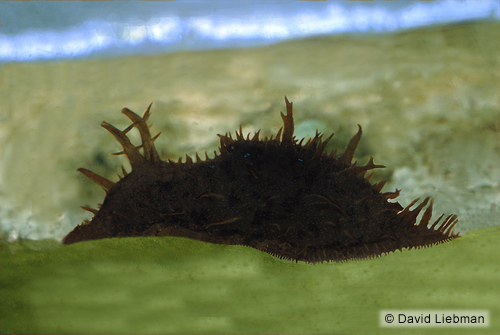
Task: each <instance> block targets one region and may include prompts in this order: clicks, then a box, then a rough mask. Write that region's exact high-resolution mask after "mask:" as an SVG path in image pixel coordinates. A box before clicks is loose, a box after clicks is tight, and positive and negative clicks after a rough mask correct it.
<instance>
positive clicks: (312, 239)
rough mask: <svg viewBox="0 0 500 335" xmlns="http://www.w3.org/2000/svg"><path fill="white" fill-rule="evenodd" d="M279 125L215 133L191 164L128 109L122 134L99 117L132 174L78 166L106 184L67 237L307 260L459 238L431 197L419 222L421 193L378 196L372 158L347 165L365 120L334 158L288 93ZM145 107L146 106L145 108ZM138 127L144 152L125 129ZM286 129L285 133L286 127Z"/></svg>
mask: <svg viewBox="0 0 500 335" xmlns="http://www.w3.org/2000/svg"><path fill="white" fill-rule="evenodd" d="M285 101H286V105H287V115H283V113H282V114H281V116H282V118H283V123H284V128H283V129H280V131H279V132H278V134H277V135H276V137H275V138H273V137H271V138H270V139H268V138H267V137H266V138H265V139H263V140H259V132H257V133H256V134H255V135H254V136H253V137H252V138H250V136H249V135H250V134H249V135H248V136H247V137H246V138H244V137H243V134H242V131H241V127H240V131H239V132H236V138H235V139H233V138H232V136H231V134H229V135H228V134H226V135H218V136H219V137H220V155H217V153H216V155H215V157H214V158H213V159H209V158H208V157H206V160H204V161H202V160H201V159H200V158H199V157H198V155H197V157H196V163H195V162H193V161H192V159H191V158H189V157H188V156H186V162H185V163H182V162H181V160H180V159H179V161H178V162H172V161H170V160H169V161H167V162H165V161H162V160H160V159H159V157H158V154H157V152H156V149H155V147H154V145H153V141H154V140H155V138H151V136H150V134H149V129H148V126H147V124H146V121H147V119H148V117H149V108H148V110H147V111H146V112H145V114H144V116H143V117H142V118H141V117H139V116H138V115H136V114H135V113H133V112H132V111H130V110H128V109H126V108H125V109H124V110H123V111H122V112H123V113H124V114H125V115H126V116H127V117H129V118H130V120H131V121H132V122H133V124H132V125H131V126H130V127H128V128H127V129H126V130H124V131H120V130H118V129H116V128H114V127H113V126H111V125H110V124H108V123H106V122H103V124H102V126H103V127H104V128H106V129H107V130H108V131H109V132H111V134H113V136H115V138H116V139H117V140H118V141H119V142H120V144H121V145H122V147H123V149H124V150H123V152H122V153H123V154H126V155H127V157H128V159H129V161H130V163H131V165H132V171H131V172H130V173H126V172H125V170H123V173H124V177H123V178H122V179H121V180H120V181H119V182H117V183H114V182H111V181H109V180H107V179H105V178H103V177H101V176H99V175H97V174H95V173H93V172H91V171H89V170H86V169H79V171H81V172H82V173H83V174H85V175H86V176H87V177H89V178H91V179H92V180H94V181H95V182H97V183H98V184H100V185H101V186H103V187H104V188H105V189H106V190H107V196H106V198H105V200H104V203H103V204H102V206H101V208H100V209H99V211H97V210H93V209H91V208H88V207H84V209H87V210H90V211H92V212H93V213H94V214H95V217H94V218H93V219H92V221H91V222H88V221H86V222H84V223H83V224H82V225H80V226H77V227H76V228H75V229H74V230H73V231H72V232H71V233H69V234H68V235H67V236H66V237H65V238H64V240H63V243H66V244H69V243H75V242H79V241H84V240H92V239H99V238H108V237H126V236H184V237H189V238H193V239H198V240H202V241H207V242H211V243H219V244H241V245H246V246H250V247H254V248H256V249H259V250H262V251H265V252H268V253H270V254H273V255H275V256H278V257H281V258H287V259H293V260H302V261H306V262H322V261H341V260H347V259H351V258H367V257H374V256H379V255H381V254H383V253H387V252H391V251H394V250H398V249H399V250H401V249H402V248H415V247H416V248H419V247H422V246H428V245H433V244H436V243H440V242H444V241H448V240H450V239H453V238H456V237H458V236H459V234H458V233H457V234H454V233H453V232H452V229H453V227H454V225H455V223H456V222H457V221H458V219H457V217H456V215H450V216H448V217H447V218H446V219H445V220H444V221H443V222H442V223H441V224H439V222H440V221H441V219H442V217H443V216H441V217H440V218H439V219H438V220H436V221H435V223H434V224H433V225H432V226H431V227H427V226H428V224H429V220H430V218H431V215H432V203H431V204H430V205H429V206H428V207H427V209H426V210H425V212H424V214H423V216H422V219H421V221H420V223H419V224H417V223H416V218H417V215H418V214H419V213H420V212H421V210H422V209H423V208H424V207H425V206H426V205H427V203H428V201H429V198H426V199H424V201H423V202H422V203H420V205H418V206H417V207H416V208H415V209H414V210H410V207H412V206H413V205H414V204H415V203H416V202H417V201H418V199H417V200H415V201H414V202H412V203H411V204H410V205H409V206H408V207H406V208H405V209H403V207H401V205H400V204H399V203H397V202H395V203H391V202H388V199H392V198H395V197H397V196H398V195H399V191H396V192H389V193H381V192H380V191H381V189H382V187H383V184H384V182H382V183H379V184H375V185H372V184H370V182H369V179H370V176H369V177H365V173H366V171H368V170H372V169H375V168H382V167H384V166H382V165H375V164H374V163H373V159H371V158H370V161H369V162H368V163H367V164H366V165H365V166H357V165H356V162H355V163H354V164H352V163H351V161H352V158H353V155H354V151H355V150H356V147H357V145H358V142H359V140H360V138H361V127H359V131H358V132H357V133H356V135H355V136H354V137H353V138H352V139H351V141H350V143H349V145H348V147H347V149H346V150H345V151H344V153H343V154H342V155H341V156H340V157H338V158H337V157H336V151H335V152H331V153H330V154H329V155H327V154H326V153H325V152H324V149H325V146H326V144H327V143H328V141H329V140H330V139H331V138H332V136H333V134H332V136H330V137H329V138H328V139H327V140H325V141H322V135H321V134H319V133H316V136H315V137H314V138H312V139H309V140H308V141H307V142H306V143H305V144H304V143H303V142H304V141H303V140H301V141H300V142H298V141H297V140H296V139H295V137H294V136H293V131H294V123H293V114H292V103H289V102H288V100H286V98H285ZM150 107H151V106H150ZM133 127H137V128H138V129H139V132H140V134H141V139H142V145H141V146H140V147H141V148H142V149H143V152H144V154H143V155H141V154H140V152H139V150H138V148H136V147H134V146H133V145H132V144H131V143H130V141H129V139H128V138H127V136H126V133H127V132H128V131H129V130H130V129H132V128H133ZM282 130H283V132H282Z"/></svg>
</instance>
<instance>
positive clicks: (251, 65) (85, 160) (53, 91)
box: [0, 22, 500, 240]
mask: <svg viewBox="0 0 500 335" xmlns="http://www.w3.org/2000/svg"><path fill="white" fill-rule="evenodd" d="M499 92H500V25H499V24H498V23H488V22H487V23H470V24H464V25H453V26H445V27H429V28H424V29H419V30H412V31H407V32H402V33H397V34H389V35H372V36H367V35H363V36H356V35H341V36H327V37H317V38H309V39H303V40H294V41H289V42H285V43H280V44H277V45H272V46H267V47H261V48H252V49H237V50H216V51H203V52H183V53H175V54H168V55H159V56H148V57H127V58H118V59H104V60H84V61H70V62H69V61H68V62H46V63H19V64H16V63H10V64H6V65H3V66H1V67H0V228H1V234H0V237H1V239H4V240H15V239H17V238H28V239H38V238H44V237H54V238H56V239H60V238H62V237H63V236H64V235H65V234H66V233H67V232H69V231H70V230H71V229H72V228H73V227H74V226H76V225H77V224H79V223H81V222H82V221H83V220H84V219H85V218H87V219H88V218H90V217H91V216H92V215H91V214H90V213H86V212H84V211H83V210H81V209H80V208H79V206H81V205H89V206H91V207H96V204H97V203H98V202H102V199H103V198H104V191H103V190H102V189H101V188H100V187H99V186H97V185H95V184H93V183H92V182H91V181H89V180H87V179H86V178H85V177H84V176H82V175H80V174H79V173H78V172H76V169H77V168H79V167H86V168H89V169H91V170H93V171H95V172H97V173H99V174H102V175H104V176H106V177H108V178H110V179H112V180H116V179H117V177H116V174H117V172H119V171H120V170H119V167H120V164H124V165H125V166H126V168H127V169H129V167H128V163H127V162H126V161H125V160H124V159H123V157H121V156H120V157H117V156H111V155H109V152H117V151H120V150H121V149H120V147H119V145H118V143H116V142H115V141H114V139H113V137H112V136H111V135H110V134H108V133H107V132H106V131H105V130H104V129H103V128H101V127H100V123H101V121H103V120H106V121H108V122H109V123H111V124H113V125H115V126H117V127H119V128H122V129H123V128H125V127H126V126H128V124H129V123H128V122H127V121H128V119H126V117H124V116H123V115H122V114H121V113H120V110H121V108H122V107H124V106H127V107H129V108H130V109H132V110H135V111H136V112H138V113H142V111H143V110H144V109H145V108H146V107H147V106H148V105H149V103H150V102H153V108H152V112H153V114H152V116H151V118H150V122H151V123H152V124H153V126H152V131H153V133H157V132H160V131H161V132H162V135H161V136H160V138H159V139H158V141H157V142H156V144H157V147H158V150H159V152H160V155H161V157H162V158H164V159H166V158H177V157H178V156H180V155H184V154H186V153H188V154H190V155H194V154H195V153H196V152H198V153H200V155H201V154H202V153H203V152H204V151H205V150H207V151H208V152H209V156H210V157H213V150H216V149H217V147H218V137H217V136H216V134H217V133H225V132H227V131H234V130H236V129H237V128H238V127H239V125H240V124H242V126H243V130H244V132H245V133H246V132H254V131H256V130H258V129H262V132H263V133H264V134H268V135H269V134H272V133H275V132H276V131H277V130H278V128H279V127H280V126H281V118H280V117H279V111H282V110H284V101H283V96H284V95H286V96H287V97H288V98H289V100H290V101H293V102H294V111H295V121H296V135H297V136H298V137H309V136H312V135H314V132H315V129H316V128H317V129H319V131H321V132H325V133H326V134H327V135H329V134H330V133H331V132H334V133H335V137H334V141H333V144H331V145H330V147H329V149H333V148H335V147H338V148H339V150H340V151H343V150H344V148H345V146H346V144H347V142H348V140H349V139H350V137H351V136H352V135H353V134H354V133H355V132H356V129H357V126H356V124H357V123H359V124H360V125H361V126H362V127H363V138H362V140H361V143H360V146H359V147H358V151H357V156H356V158H357V159H358V160H359V161H360V163H362V164H364V163H365V162H366V161H367V160H368V158H369V156H371V155H373V156H374V158H375V163H377V164H384V165H386V166H387V168H386V169H384V170H378V171H377V172H376V173H375V176H376V177H374V178H376V179H377V180H380V179H383V178H388V179H389V182H388V183H387V184H386V186H385V188H384V190H387V191H390V190H394V189H395V188H398V189H402V192H401V196H400V198H399V202H400V203H401V204H402V205H403V206H405V205H407V204H408V203H410V202H411V200H413V199H414V198H416V197H425V196H428V195H432V196H433V198H434V202H435V211H434V213H435V214H434V215H437V214H440V213H446V214H449V213H455V214H458V216H459V217H460V222H459V224H458V225H457V228H458V230H460V231H462V232H466V231H467V230H470V229H477V228H481V227H485V226H498V225H500V208H499V207H500V93H499ZM133 136H135V140H136V141H137V140H138V136H137V134H134V135H133Z"/></svg>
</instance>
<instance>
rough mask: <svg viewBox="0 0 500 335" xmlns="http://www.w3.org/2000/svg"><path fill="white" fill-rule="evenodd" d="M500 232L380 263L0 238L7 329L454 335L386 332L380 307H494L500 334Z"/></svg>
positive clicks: (204, 246) (3, 326)
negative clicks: (312, 261) (309, 261)
mask: <svg viewBox="0 0 500 335" xmlns="http://www.w3.org/2000/svg"><path fill="white" fill-rule="evenodd" d="M499 237H500V231H499V228H498V227H490V228H484V229H481V230H476V231H469V232H468V233H467V234H466V235H465V236H463V237H461V238H459V239H457V240H454V241H452V242H449V243H444V244H440V245H437V246H434V247H432V248H425V249H420V250H410V251H408V250H404V251H403V252H396V253H392V254H389V255H385V256H382V257H380V258H378V259H371V260H362V261H350V262H345V263H323V264H305V263H302V262H299V263H295V262H291V261H284V260H280V259H278V258H275V257H273V256H271V255H268V254H266V253H263V252H260V251H258V250H254V249H252V248H248V247H243V246H225V245H214V244H209V243H205V242H200V241H194V240H189V239H185V238H179V237H159V238H152V237H146V238H122V239H104V240H97V241H88V242H81V243H77V244H73V245H69V246H68V245H61V244H60V243H59V242H57V241H55V240H41V241H20V242H14V243H10V244H9V243H6V242H0V255H1V257H0V261H1V272H0V285H1V286H0V307H1V309H0V320H1V322H0V332H1V333H88V334H95V333H99V334H138V333H140V334H169V333H175V334H184V333H189V334H212V333H216V334H228V333H231V334H238V333H245V334H259V333H280V334H303V333H308V334H320V333H321V334H325V333H328V334H389V335H390V334H423V333H425V334H447V333H449V332H450V330H451V329H436V328H431V329H429V328H426V329H422V328H396V329H388V328H381V327H380V325H379V312H380V310H384V309H427V310H431V309H432V310H439V309H445V310H452V309H456V310H489V312H490V326H489V327H488V328H453V329H452V331H453V334H498V333H499V332H500V320H499V317H498V316H499V315H500V302H499V301H500V300H499V299H500V285H499V283H500V266H499V262H498V255H499V254H500V245H499V243H498V242H499Z"/></svg>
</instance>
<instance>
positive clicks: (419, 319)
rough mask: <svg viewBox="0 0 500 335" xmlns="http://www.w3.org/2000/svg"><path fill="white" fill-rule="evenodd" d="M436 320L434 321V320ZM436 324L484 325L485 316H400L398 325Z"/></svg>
mask: <svg viewBox="0 0 500 335" xmlns="http://www.w3.org/2000/svg"><path fill="white" fill-rule="evenodd" d="M432 319H434V320H432ZM432 321H434V323H435V324H443V323H444V324H449V323H452V324H484V322H485V321H484V316H481V315H479V316H475V315H455V314H452V315H444V314H441V315H439V314H426V315H424V314H420V315H419V316H417V315H406V314H398V323H423V324H425V323H428V324H430V323H432Z"/></svg>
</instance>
